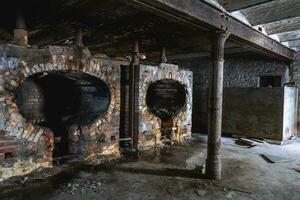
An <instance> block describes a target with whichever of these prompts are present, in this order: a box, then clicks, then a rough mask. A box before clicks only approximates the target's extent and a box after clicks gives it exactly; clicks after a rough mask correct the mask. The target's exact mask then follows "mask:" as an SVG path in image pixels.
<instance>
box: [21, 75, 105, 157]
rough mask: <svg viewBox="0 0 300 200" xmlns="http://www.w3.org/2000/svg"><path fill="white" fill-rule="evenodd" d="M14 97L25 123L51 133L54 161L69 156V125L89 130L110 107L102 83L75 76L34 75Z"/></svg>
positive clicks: (87, 77) (83, 76) (89, 77)
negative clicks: (44, 128) (40, 127)
mask: <svg viewBox="0 0 300 200" xmlns="http://www.w3.org/2000/svg"><path fill="white" fill-rule="evenodd" d="M16 96H17V104H18V107H19V110H20V112H21V114H22V115H23V116H24V117H25V118H26V120H28V121H29V122H32V123H35V124H38V125H40V126H45V127H48V128H50V129H51V130H52V131H53V133H54V137H55V148H54V152H53V156H54V158H57V157H63V156H66V155H68V154H69V153H70V152H69V146H70V143H69V132H68V130H69V127H70V126H71V125H74V124H77V125H78V126H79V127H81V126H89V125H90V124H92V123H93V122H94V121H95V119H96V118H98V117H100V116H101V115H102V114H104V113H105V112H106V111H107V109H108V107H109V104H110V91H109V88H108V86H107V85H106V84H105V82H103V81H102V80H100V79H98V78H96V77H93V76H90V75H88V74H84V73H78V72H76V73H75V72H68V73H64V72H49V73H48V72H47V73H38V74H35V75H33V76H30V77H29V78H27V79H26V80H25V81H24V82H23V83H22V84H21V85H20V86H19V88H18V90H17V94H16Z"/></svg>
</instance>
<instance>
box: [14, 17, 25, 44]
mask: <svg viewBox="0 0 300 200" xmlns="http://www.w3.org/2000/svg"><path fill="white" fill-rule="evenodd" d="M14 43H15V44H16V45H19V46H23V47H27V46H28V32H27V30H26V23H25V18H24V16H23V15H22V14H21V13H17V14H16V28H15V29H14Z"/></svg>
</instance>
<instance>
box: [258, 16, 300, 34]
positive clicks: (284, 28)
mask: <svg viewBox="0 0 300 200" xmlns="http://www.w3.org/2000/svg"><path fill="white" fill-rule="evenodd" d="M262 27H263V28H264V29H265V30H266V32H267V33H268V34H269V35H271V34H275V33H284V32H290V31H296V30H300V17H294V18H290V19H284V20H281V21H276V22H272V23H268V24H263V25H262Z"/></svg>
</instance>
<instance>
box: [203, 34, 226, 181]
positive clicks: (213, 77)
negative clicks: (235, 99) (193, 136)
mask: <svg viewBox="0 0 300 200" xmlns="http://www.w3.org/2000/svg"><path fill="white" fill-rule="evenodd" d="M228 36H229V34H228V33H224V32H222V33H217V34H216V37H215V38H214V39H213V45H212V70H211V74H210V82H209V96H208V98H209V99H208V144H207V160H206V175H207V177H208V178H211V179H220V178H221V174H222V167H221V159H220V149H221V130H222V103H223V68H224V45H225V42H226V39H227V38H228Z"/></svg>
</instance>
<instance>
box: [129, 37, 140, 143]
mask: <svg viewBox="0 0 300 200" xmlns="http://www.w3.org/2000/svg"><path fill="white" fill-rule="evenodd" d="M139 64H140V59H139V42H138V41H135V43H134V49H133V52H132V60H131V63H130V68H129V80H130V84H129V131H130V135H131V148H132V149H134V148H135V149H137V146H138V144H137V143H138V133H137V130H136V122H137V120H136V85H137V83H136V73H137V69H138V67H139Z"/></svg>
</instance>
